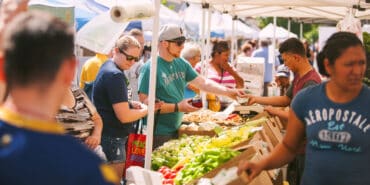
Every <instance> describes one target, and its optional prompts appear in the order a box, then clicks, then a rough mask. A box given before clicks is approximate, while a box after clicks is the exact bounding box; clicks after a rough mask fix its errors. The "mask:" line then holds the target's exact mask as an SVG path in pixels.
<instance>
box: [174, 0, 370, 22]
mask: <svg viewBox="0 0 370 185" xmlns="http://www.w3.org/2000/svg"><path fill="white" fill-rule="evenodd" d="M170 1H175V2H182V0H170ZM187 2H189V3H209V4H210V5H211V6H212V7H214V8H215V9H216V10H219V11H221V12H223V11H227V12H229V13H230V14H232V15H238V16H240V17H256V16H276V17H300V18H318V19H319V18H327V19H333V20H340V19H342V18H343V17H344V15H346V14H347V12H348V9H349V8H351V7H353V5H355V6H360V7H362V8H370V4H367V3H366V2H365V0H346V1H344V0H293V1H287V0H264V1H258V0H257V1H256V0H187ZM354 15H355V17H357V18H359V19H366V18H370V9H366V10H365V11H359V10H357V9H355V12H354Z"/></svg>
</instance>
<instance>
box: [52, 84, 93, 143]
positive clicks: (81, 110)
mask: <svg viewBox="0 0 370 185" xmlns="http://www.w3.org/2000/svg"><path fill="white" fill-rule="evenodd" d="M70 90H71V91H72V94H73V97H74V98H75V105H74V106H73V107H67V106H66V105H61V107H60V109H59V113H58V114H57V116H56V119H57V121H58V122H59V123H62V124H63V126H64V128H65V130H66V131H67V133H68V134H70V135H72V136H74V137H76V138H78V139H81V140H82V141H84V140H85V139H86V138H87V137H88V136H90V135H91V133H92V131H93V129H94V121H93V120H92V115H93V113H94V112H96V109H95V107H94V105H93V104H92V103H91V102H90V100H89V99H88V97H87V95H86V94H85V92H84V91H83V90H82V89H80V88H78V87H77V86H72V87H71V88H70Z"/></svg>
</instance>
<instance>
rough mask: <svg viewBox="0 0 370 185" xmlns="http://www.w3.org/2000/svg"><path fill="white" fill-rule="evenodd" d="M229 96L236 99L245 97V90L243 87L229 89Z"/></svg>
mask: <svg viewBox="0 0 370 185" xmlns="http://www.w3.org/2000/svg"><path fill="white" fill-rule="evenodd" d="M228 92H229V94H228V97H230V98H232V99H234V100H236V98H237V97H244V96H245V94H246V93H245V92H244V90H243V89H228Z"/></svg>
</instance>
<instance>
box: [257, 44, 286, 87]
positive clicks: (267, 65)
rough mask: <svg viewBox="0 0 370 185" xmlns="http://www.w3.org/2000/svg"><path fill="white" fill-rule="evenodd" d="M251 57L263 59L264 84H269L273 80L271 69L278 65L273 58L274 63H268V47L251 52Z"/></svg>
mask: <svg viewBox="0 0 370 185" xmlns="http://www.w3.org/2000/svg"><path fill="white" fill-rule="evenodd" d="M252 57H262V58H264V59H265V76H264V79H263V80H264V82H271V81H272V80H273V75H272V72H273V70H272V69H273V67H274V66H278V65H279V64H280V62H279V59H278V58H277V57H275V56H274V63H269V61H268V60H269V49H268V47H262V48H260V49H258V50H256V51H254V52H253V54H252Z"/></svg>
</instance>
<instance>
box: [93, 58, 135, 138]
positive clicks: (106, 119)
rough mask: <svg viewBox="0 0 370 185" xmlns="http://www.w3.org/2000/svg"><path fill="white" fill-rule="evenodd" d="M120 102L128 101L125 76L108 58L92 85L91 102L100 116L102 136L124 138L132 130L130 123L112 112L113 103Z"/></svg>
mask: <svg viewBox="0 0 370 185" xmlns="http://www.w3.org/2000/svg"><path fill="white" fill-rule="evenodd" d="M121 102H128V97H127V78H126V77H125V74H124V72H123V71H122V70H121V69H119V68H118V67H117V65H116V64H115V63H114V62H113V61H112V60H109V61H107V62H106V63H104V64H103V65H102V66H101V68H100V70H99V73H98V75H97V76H96V79H95V81H94V87H93V103H94V105H95V107H96V110H97V111H98V113H99V114H100V116H101V117H102V120H103V124H104V126H103V131H102V134H103V135H104V136H109V137H116V138H124V137H126V136H128V134H129V133H130V132H131V131H132V130H131V129H132V124H122V123H121V121H120V120H119V119H118V118H117V116H116V114H115V112H114V109H113V104H116V103H121Z"/></svg>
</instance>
